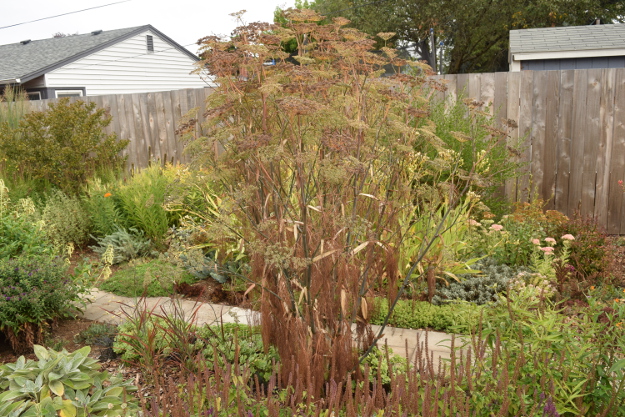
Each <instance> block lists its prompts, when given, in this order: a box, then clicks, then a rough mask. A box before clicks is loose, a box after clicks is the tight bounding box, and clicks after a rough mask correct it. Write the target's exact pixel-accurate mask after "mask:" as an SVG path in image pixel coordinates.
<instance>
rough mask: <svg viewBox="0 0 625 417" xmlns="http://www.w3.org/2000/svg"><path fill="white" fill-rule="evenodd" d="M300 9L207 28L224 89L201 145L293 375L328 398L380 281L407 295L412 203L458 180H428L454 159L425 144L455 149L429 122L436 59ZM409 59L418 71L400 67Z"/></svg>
mask: <svg viewBox="0 0 625 417" xmlns="http://www.w3.org/2000/svg"><path fill="white" fill-rule="evenodd" d="M288 20H289V24H288V25H286V27H278V26H274V25H268V24H258V23H255V24H251V25H248V26H244V27H241V28H239V29H237V31H236V32H235V33H234V36H233V38H232V39H230V40H222V39H219V38H216V37H208V38H205V39H204V40H203V43H202V54H201V55H202V57H203V60H202V61H201V62H200V68H201V69H202V70H205V69H206V68H208V70H209V71H210V72H211V74H212V75H213V76H214V77H215V81H216V82H217V83H218V87H217V89H216V91H215V92H214V93H213V94H212V95H210V96H209V98H208V100H207V111H206V113H205V117H206V120H207V121H206V125H205V126H204V128H205V129H204V131H205V132H206V137H201V138H195V140H194V141H193V142H191V144H190V149H191V150H192V151H193V152H194V154H195V155H196V156H197V162H199V163H201V164H204V166H208V167H210V172H211V181H213V182H214V183H215V184H216V185H218V186H219V187H221V190H222V191H223V198H224V200H223V201H224V204H223V205H222V208H223V213H222V217H221V218H220V219H218V220H217V221H216V222H215V223H214V224H213V233H214V234H215V235H216V236H218V235H219V234H220V233H223V230H224V227H225V228H229V229H230V230H231V232H234V233H236V234H238V235H239V236H240V237H241V238H243V239H244V240H245V242H246V249H247V250H248V251H249V253H250V258H251V263H252V273H251V276H250V278H249V279H250V281H251V283H253V285H255V286H256V287H257V288H261V289H262V290H261V291H262V295H261V297H262V304H261V305H262V310H261V313H262V329H263V338H264V341H265V342H266V344H274V345H276V346H277V347H278V351H279V353H280V357H281V361H282V367H283V372H282V375H285V376H288V375H298V376H299V377H300V378H302V383H303V384H305V385H306V386H309V387H311V393H312V394H313V395H314V396H315V397H318V396H319V395H320V394H321V393H322V391H324V389H325V388H324V384H325V382H326V381H328V380H333V381H336V382H338V383H340V382H343V381H345V378H347V376H348V375H349V374H350V371H352V370H354V369H357V366H356V365H357V361H358V353H357V350H354V349H353V340H354V339H356V340H358V341H359V342H360V343H361V346H362V347H368V346H369V345H370V344H371V342H372V340H373V335H372V332H371V329H370V326H369V324H368V322H369V320H368V319H369V315H370V309H369V304H368V303H367V298H368V297H369V296H371V295H372V294H373V292H372V291H373V289H374V288H376V287H377V288H383V287H387V288H389V296H391V297H395V296H396V294H397V288H398V284H397V279H398V275H399V274H398V258H399V250H400V246H401V243H402V239H403V238H404V233H405V230H404V228H405V227H406V226H408V225H406V224H403V223H402V222H400V221H399V220H400V216H401V215H402V213H404V211H408V212H409V213H411V212H413V210H414V203H415V201H417V200H419V199H421V200H423V198H421V197H420V194H421V193H429V194H436V193H438V194H441V195H445V196H446V197H445V200H447V201H450V202H451V203H450V206H453V204H454V203H453V201H455V200H454V199H455V198H456V197H457V195H458V188H459V187H458V186H457V185H454V184H452V183H451V181H452V180H437V181H435V182H432V181H431V180H430V182H429V183H428V182H426V180H425V179H427V178H430V179H431V178H441V176H440V175H438V176H437V175H435V174H434V173H433V172H434V171H437V170H440V167H441V166H445V165H446V164H448V161H446V160H443V159H435V160H427V158H424V157H423V155H422V154H421V153H419V152H417V150H418V149H417V144H419V146H422V147H423V146H428V147H429V148H430V149H441V150H442V149H443V145H442V142H441V141H440V140H438V138H436V136H435V135H434V133H433V126H432V125H431V124H430V123H427V122H425V121H424V120H425V118H426V117H427V115H428V112H427V106H428V103H429V97H430V95H431V94H432V93H431V92H432V91H433V88H432V87H434V88H439V86H438V85H436V84H433V82H432V81H428V80H427V78H426V77H425V76H426V75H427V74H428V72H427V71H428V69H427V68H428V67H425V66H423V65H422V64H420V63H417V62H408V61H405V60H402V59H400V58H398V56H397V55H396V52H395V50H393V49H391V48H382V50H381V51H378V52H375V53H374V52H372V48H373V46H374V43H375V42H374V41H373V40H372V39H370V38H369V37H368V36H367V35H365V34H363V33H361V32H359V31H357V30H355V29H352V28H345V25H346V24H347V23H348V21H347V20H345V19H342V18H337V19H334V22H333V23H332V24H329V25H320V24H318V22H319V21H320V20H321V17H320V16H318V15H317V14H315V13H314V12H312V11H310V10H296V11H291V12H290V14H288ZM389 35H392V34H381V36H382V37H384V38H388V37H389ZM293 38H295V39H296V40H297V42H298V45H299V53H298V55H296V56H288V54H286V53H284V52H283V51H282V49H281V43H282V42H284V41H287V40H289V39H293ZM269 62H275V64H274V65H267V64H268V63H269ZM406 66H410V67H412V68H413V69H412V70H411V73H412V74H415V75H408V74H406V73H400V72H399V69H400V68H401V67H404V68H405V67H406ZM389 72H392V73H393V74H392V75H390V76H389V74H388V73H389ZM215 149H220V150H222V151H220V152H214V150H215ZM453 169H455V167H453ZM467 175H470V174H467ZM417 184H418V185H419V186H416V185H417ZM426 184H427V186H426ZM450 190H454V191H453V193H452V192H451V191H450ZM465 191H466V190H465ZM451 194H453V196H452V195H451ZM233 214H234V215H235V216H233ZM233 217H236V218H237V221H238V223H237V226H236V227H235V226H234V225H233V223H232V218H233ZM440 231H441V230H440V228H439V229H438V230H437V233H439V232H440ZM428 241H432V239H428ZM426 249H427V248H424V250H423V251H422V253H425V252H426Z"/></svg>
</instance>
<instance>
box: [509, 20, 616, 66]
mask: <svg viewBox="0 0 625 417" xmlns="http://www.w3.org/2000/svg"><path fill="white" fill-rule="evenodd" d="M509 62H510V71H522V70H565V69H586V68H623V67H625V24H610V25H589V26H563V27H551V28H536V29H519V30H511V31H510V55H509Z"/></svg>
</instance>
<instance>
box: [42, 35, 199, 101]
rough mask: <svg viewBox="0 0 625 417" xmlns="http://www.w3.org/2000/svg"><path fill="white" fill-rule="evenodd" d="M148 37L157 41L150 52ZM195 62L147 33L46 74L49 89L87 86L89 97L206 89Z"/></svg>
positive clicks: (156, 36)
mask: <svg viewBox="0 0 625 417" xmlns="http://www.w3.org/2000/svg"><path fill="white" fill-rule="evenodd" d="M146 35H151V36H152V37H153V41H154V52H153V53H151V52H150V53H148V51H147V44H146ZM194 62H195V61H194V60H193V59H191V58H190V57H189V56H188V55H186V54H184V53H182V52H181V51H179V50H178V49H176V48H175V47H173V46H172V45H171V44H169V43H167V42H165V41H164V40H163V39H161V38H160V37H159V36H158V35H157V34H156V33H153V32H152V31H150V30H146V31H145V32H142V33H141V34H138V35H136V36H133V37H131V38H129V39H126V40H124V41H122V42H119V43H117V44H115V45H112V46H110V47H108V48H105V49H103V50H101V51H98V52H96V53H93V54H91V55H89V56H87V57H84V58H81V59H79V60H77V61H74V62H72V63H70V64H68V65H66V66H64V67H61V68H58V69H56V70H54V71H51V72H50V73H48V74H46V75H45V80H46V87H49V88H60V87H65V88H67V87H77V88H78V87H84V88H86V93H87V95H88V96H96V95H104V94H130V93H139V92H155V91H168V90H178V89H183V88H200V87H206V86H207V84H206V83H205V82H204V81H202V79H201V78H200V77H199V76H198V75H196V74H189V73H190V72H191V71H193V69H194V68H195V67H194Z"/></svg>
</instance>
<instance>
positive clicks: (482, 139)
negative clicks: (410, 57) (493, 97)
mask: <svg viewBox="0 0 625 417" xmlns="http://www.w3.org/2000/svg"><path fill="white" fill-rule="evenodd" d="M482 110H485V109H484V106H481V105H479V103H475V102H474V101H472V100H465V99H464V97H463V96H462V95H460V96H459V97H458V98H457V100H456V101H455V103H454V104H453V105H449V104H448V102H436V103H433V104H432V105H431V106H430V119H431V120H432V121H433V122H434V124H435V126H436V136H438V137H439V138H440V139H441V140H442V141H443V142H444V143H445V145H446V147H447V148H448V149H452V150H454V151H455V152H457V153H459V154H460V156H461V159H462V165H461V168H463V169H465V170H467V171H470V170H471V169H472V167H477V169H478V172H479V173H482V174H487V176H488V177H489V179H490V181H489V182H488V183H485V184H482V186H483V188H482V190H481V192H482V198H483V199H484V201H485V202H486V204H487V205H488V206H489V207H490V208H491V209H492V208H499V207H500V206H501V207H502V208H503V207H505V203H504V202H502V201H500V199H498V198H496V197H494V192H495V191H496V190H497V188H498V187H499V186H501V185H503V184H504V181H505V180H507V179H509V178H514V177H515V176H517V175H518V170H519V168H520V167H521V165H522V164H521V162H520V161H519V158H515V157H514V154H515V153H518V151H519V150H520V142H519V143H517V144H513V143H509V142H510V139H509V137H508V136H507V135H506V134H505V131H504V130H501V129H499V128H497V127H496V126H495V120H496V118H493V117H491V116H489V115H488V114H486V113H485V112H484V111H482ZM468 138H472V139H473V140H467V139H468ZM493 140H498V141H497V143H496V145H495V146H493V145H492V141H493ZM498 211H499V210H498Z"/></svg>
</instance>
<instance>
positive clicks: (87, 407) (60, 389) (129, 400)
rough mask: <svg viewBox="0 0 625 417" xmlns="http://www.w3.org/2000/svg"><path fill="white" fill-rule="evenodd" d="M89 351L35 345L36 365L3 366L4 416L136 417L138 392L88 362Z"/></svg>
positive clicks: (0, 400) (0, 397) (0, 411)
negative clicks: (55, 349)
mask: <svg viewBox="0 0 625 417" xmlns="http://www.w3.org/2000/svg"><path fill="white" fill-rule="evenodd" d="M90 350H91V348H90V347H89V346H85V347H83V348H82V349H79V350H77V351H75V352H73V353H68V352H67V351H66V350H63V351H61V352H55V351H54V350H51V349H45V348H44V347H42V346H39V345H35V355H37V359H38V360H37V361H34V360H32V359H28V360H26V359H25V358H24V357H23V356H21V357H20V358H19V359H18V360H17V361H16V362H14V363H8V364H5V365H2V366H0V392H1V393H0V415H2V416H11V417H27V416H42V417H53V416H54V417H56V416H74V417H87V416H103V417H104V416H120V417H121V416H135V415H137V409H138V406H137V401H136V399H135V398H134V397H133V396H131V395H130V393H131V392H133V391H136V390H137V388H136V387H135V386H133V385H132V384H131V382H130V381H129V380H127V381H124V380H123V379H121V378H119V377H117V376H111V375H109V373H108V372H106V371H104V372H100V371H98V369H99V367H100V364H99V363H98V362H97V361H96V360H95V359H92V358H89V357H88V356H87V355H88V354H89V352H90Z"/></svg>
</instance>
